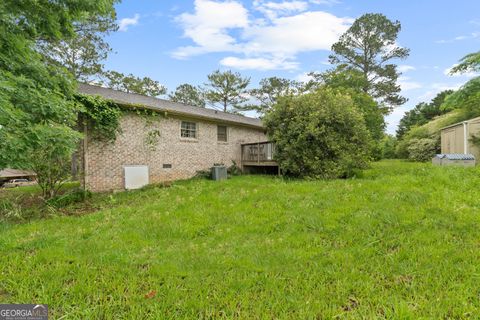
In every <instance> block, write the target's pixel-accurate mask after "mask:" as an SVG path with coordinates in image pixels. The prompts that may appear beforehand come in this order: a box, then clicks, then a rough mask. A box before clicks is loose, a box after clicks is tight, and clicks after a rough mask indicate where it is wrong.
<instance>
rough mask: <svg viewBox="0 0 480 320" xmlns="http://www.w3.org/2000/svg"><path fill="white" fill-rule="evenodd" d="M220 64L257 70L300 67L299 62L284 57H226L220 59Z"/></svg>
mask: <svg viewBox="0 0 480 320" xmlns="http://www.w3.org/2000/svg"><path fill="white" fill-rule="evenodd" d="M220 64H221V65H223V66H225V67H229V68H235V69H241V70H245V69H255V70H280V69H283V70H292V69H297V68H298V63H297V62H295V61H288V60H283V59H277V58H272V59H267V58H237V57H226V58H223V59H222V60H221V61H220Z"/></svg>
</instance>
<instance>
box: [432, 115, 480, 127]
mask: <svg viewBox="0 0 480 320" xmlns="http://www.w3.org/2000/svg"><path fill="white" fill-rule="evenodd" d="M475 120H480V117H476V118H472V119H468V120H465V121H462V122H457V123H454V124H451V125H448V126H446V127H443V128H440V130H444V129H448V128H452V127H456V126H459V125H462V124H463V123H465V122H467V123H469V122H472V121H475Z"/></svg>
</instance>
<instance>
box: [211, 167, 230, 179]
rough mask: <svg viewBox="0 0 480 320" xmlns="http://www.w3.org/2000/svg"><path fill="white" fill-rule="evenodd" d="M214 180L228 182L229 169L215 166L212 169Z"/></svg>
mask: <svg viewBox="0 0 480 320" xmlns="http://www.w3.org/2000/svg"><path fill="white" fill-rule="evenodd" d="M212 179H213V180H217V181H218V180H226V179H227V167H225V166H223V165H215V166H213V167H212Z"/></svg>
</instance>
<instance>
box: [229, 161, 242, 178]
mask: <svg viewBox="0 0 480 320" xmlns="http://www.w3.org/2000/svg"><path fill="white" fill-rule="evenodd" d="M227 173H228V175H230V176H239V175H241V174H242V169H240V167H239V166H238V165H237V162H235V160H232V165H231V166H230V167H228V168H227Z"/></svg>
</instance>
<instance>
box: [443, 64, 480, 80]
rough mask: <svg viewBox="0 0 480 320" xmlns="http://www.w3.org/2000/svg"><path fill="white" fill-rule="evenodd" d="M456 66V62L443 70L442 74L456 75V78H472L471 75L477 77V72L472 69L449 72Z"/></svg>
mask: <svg viewBox="0 0 480 320" xmlns="http://www.w3.org/2000/svg"><path fill="white" fill-rule="evenodd" d="M456 66H458V63H456V64H454V65H453V66H451V67H450V68H447V69H445V70H443V74H444V75H446V76H450V77H456V78H458V77H467V78H473V77H477V76H478V75H479V74H478V73H477V72H474V71H467V72H463V73H454V74H451V72H452V69H453V68H455V67H456Z"/></svg>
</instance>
